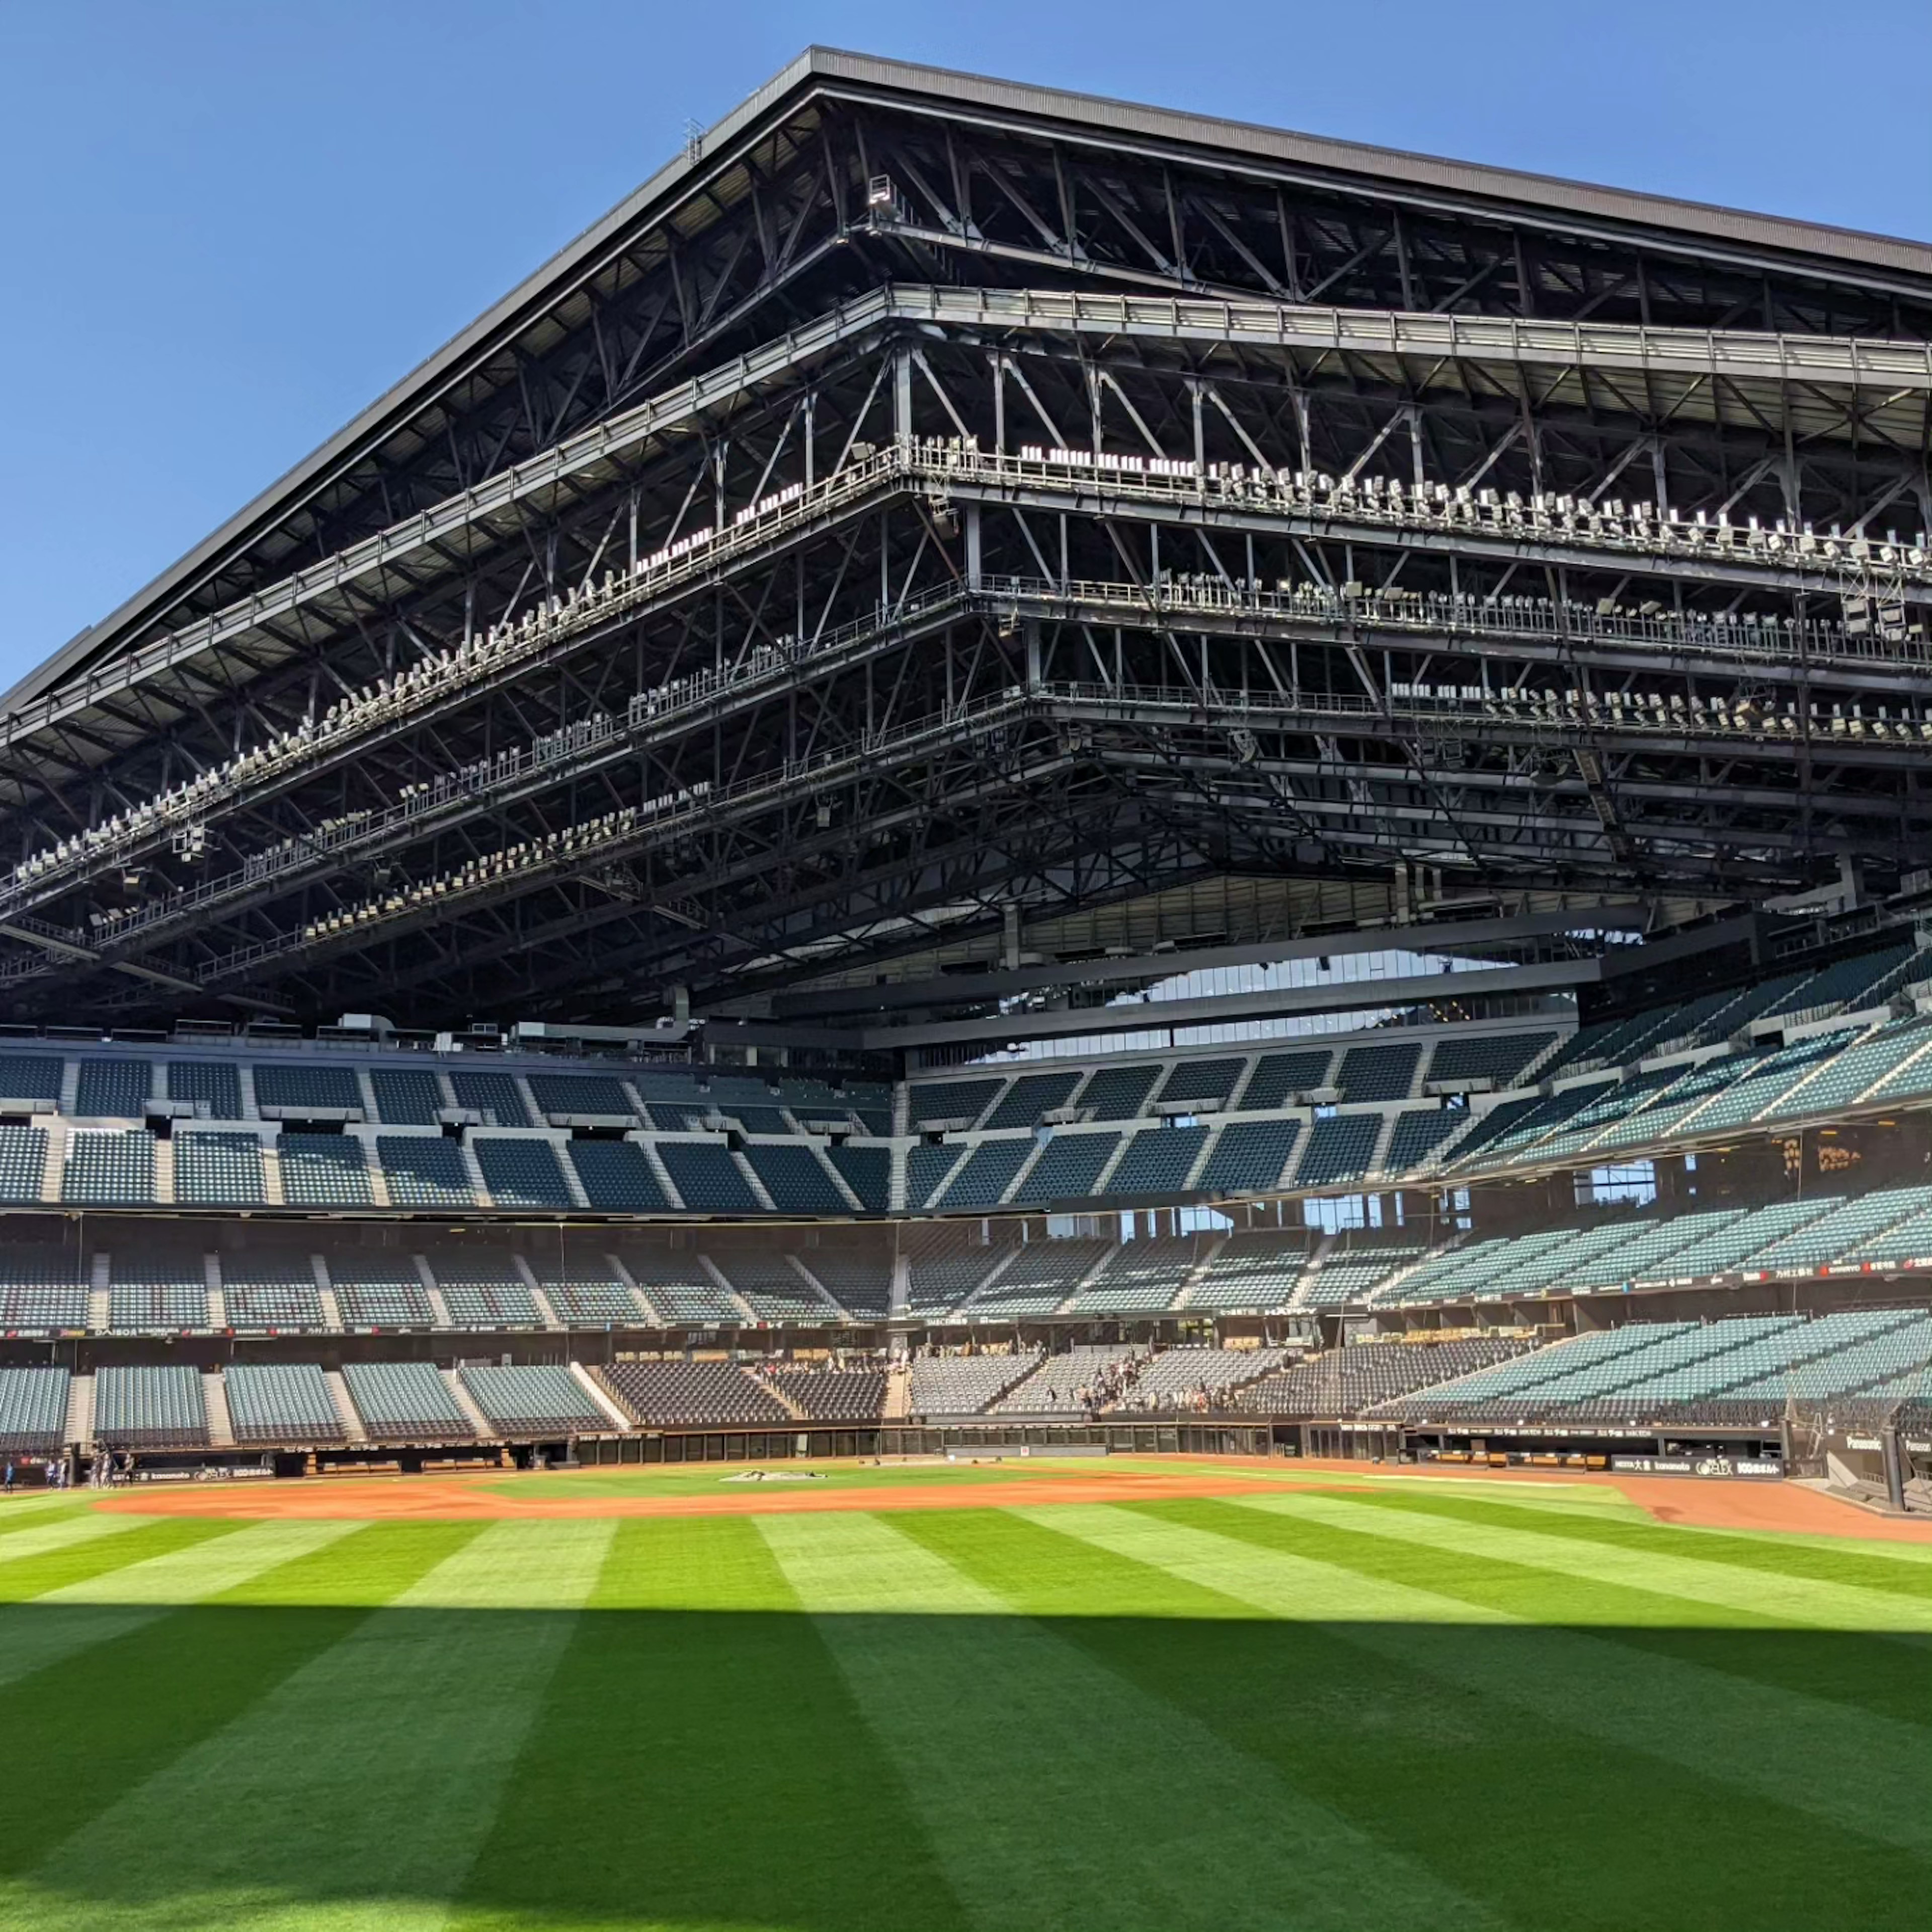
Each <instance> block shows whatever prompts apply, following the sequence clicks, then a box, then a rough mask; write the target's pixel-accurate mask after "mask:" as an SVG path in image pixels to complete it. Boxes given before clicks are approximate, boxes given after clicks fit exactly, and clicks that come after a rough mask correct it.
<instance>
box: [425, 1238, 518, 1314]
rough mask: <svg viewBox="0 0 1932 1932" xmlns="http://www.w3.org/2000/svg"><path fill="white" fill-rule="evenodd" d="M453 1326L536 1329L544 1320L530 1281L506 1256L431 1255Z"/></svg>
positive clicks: (432, 1268) (432, 1271)
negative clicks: (526, 1280) (530, 1289)
mask: <svg viewBox="0 0 1932 1932" xmlns="http://www.w3.org/2000/svg"><path fill="white" fill-rule="evenodd" d="M428 1259H429V1268H430V1273H431V1274H432V1275H433V1276H434V1277H435V1278H436V1285H437V1292H439V1293H440V1295H442V1297H443V1307H445V1308H446V1309H448V1310H449V1319H450V1323H451V1325H452V1327H454V1328H535V1327H537V1326H538V1325H539V1324H540V1323H541V1322H542V1320H543V1316H542V1313H541V1311H540V1310H538V1307H537V1305H536V1303H535V1300H534V1299H533V1298H532V1296H531V1294H530V1291H529V1284H528V1283H526V1282H525V1280H523V1277H522V1276H521V1275H520V1274H518V1273H517V1270H516V1268H515V1267H514V1265H512V1263H511V1262H510V1261H509V1259H508V1257H507V1256H493V1255H481V1256H478V1255H468V1254H463V1255H447V1254H443V1255H431V1256H430V1257H429V1258H428Z"/></svg>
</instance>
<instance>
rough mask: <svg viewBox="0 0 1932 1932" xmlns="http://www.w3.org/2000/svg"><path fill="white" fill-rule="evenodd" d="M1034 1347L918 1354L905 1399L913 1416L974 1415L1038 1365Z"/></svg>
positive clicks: (981, 1411) (986, 1407) (1036, 1350)
mask: <svg viewBox="0 0 1932 1932" xmlns="http://www.w3.org/2000/svg"><path fill="white" fill-rule="evenodd" d="M1040 1359H1041V1357H1040V1351H1039V1350H1038V1349H1031V1350H1022V1351H1020V1352H1016V1353H1015V1354H1013V1355H918V1356H915V1357H914V1358H913V1364H912V1373H911V1378H910V1388H909V1390H908V1399H909V1400H910V1404H911V1409H912V1413H913V1415H916V1416H927V1415H933V1416H945V1415H980V1414H982V1413H983V1412H985V1411H986V1409H990V1408H991V1407H992V1405H993V1404H994V1403H995V1402H997V1401H998V1400H999V1399H1000V1397H1001V1396H1003V1395H1004V1394H1006V1392H1007V1390H1009V1389H1010V1388H1013V1386H1014V1385H1015V1384H1016V1383H1017V1382H1022V1381H1023V1380H1024V1379H1025V1378H1026V1377H1027V1376H1030V1375H1031V1374H1032V1373H1033V1372H1034V1370H1035V1369H1036V1368H1037V1367H1039V1365H1040Z"/></svg>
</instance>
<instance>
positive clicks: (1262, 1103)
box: [1235, 1046, 1335, 1114]
mask: <svg viewBox="0 0 1932 1932" xmlns="http://www.w3.org/2000/svg"><path fill="white" fill-rule="evenodd" d="M1334 1058H1335V1055H1334V1051H1333V1050H1332V1049H1330V1048H1328V1047H1325V1046H1323V1047H1310V1048H1307V1049H1302V1050H1301V1051H1298V1052H1293V1053H1265V1054H1263V1055H1262V1057H1261V1058H1259V1060H1257V1061H1256V1062H1255V1070H1254V1072H1253V1073H1251V1074H1250V1075H1249V1076H1248V1084H1247V1086H1245V1087H1244V1088H1242V1089H1241V1093H1240V1094H1239V1095H1238V1097H1237V1098H1236V1100H1235V1106H1237V1107H1238V1109H1240V1110H1241V1112H1243V1113H1244V1114H1260V1113H1265V1112H1268V1110H1269V1109H1271V1108H1274V1107H1280V1106H1286V1104H1287V1103H1288V1101H1289V1097H1290V1096H1291V1095H1293V1094H1308V1093H1313V1092H1314V1091H1316V1089H1318V1088H1322V1087H1325V1086H1327V1085H1328V1084H1329V1079H1328V1076H1329V1070H1330V1067H1331V1064H1332V1063H1333V1061H1334Z"/></svg>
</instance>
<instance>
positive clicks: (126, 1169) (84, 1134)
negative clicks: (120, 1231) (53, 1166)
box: [61, 1128, 154, 1208]
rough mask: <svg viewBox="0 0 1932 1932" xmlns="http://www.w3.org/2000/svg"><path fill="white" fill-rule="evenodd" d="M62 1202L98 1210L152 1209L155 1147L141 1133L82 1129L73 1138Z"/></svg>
mask: <svg viewBox="0 0 1932 1932" xmlns="http://www.w3.org/2000/svg"><path fill="white" fill-rule="evenodd" d="M61 1199H62V1200H63V1201H68V1202H74V1203H75V1204H77V1205H86V1206H89V1207H95V1208H137V1207H148V1206H151V1205H152V1204H153V1202H154V1142H153V1141H152V1140H151V1139H149V1137H148V1136H147V1135H146V1134H145V1133H142V1132H140V1131H139V1130H138V1129H137V1130H133V1131H132V1132H127V1131H122V1130H115V1129H113V1128H105V1129H102V1130H99V1131H98V1132H97V1131H95V1130H92V1129H83V1130H81V1131H80V1132H79V1133H75V1134H73V1135H71V1136H69V1138H68V1144H67V1168H66V1170H65V1172H64V1173H63V1174H62V1177H61Z"/></svg>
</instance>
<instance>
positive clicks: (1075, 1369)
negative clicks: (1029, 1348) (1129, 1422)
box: [987, 1343, 1146, 1415]
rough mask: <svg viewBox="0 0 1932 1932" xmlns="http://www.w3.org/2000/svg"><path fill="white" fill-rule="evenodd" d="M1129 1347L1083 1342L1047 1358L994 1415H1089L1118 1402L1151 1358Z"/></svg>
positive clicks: (1005, 1397)
mask: <svg viewBox="0 0 1932 1932" xmlns="http://www.w3.org/2000/svg"><path fill="white" fill-rule="evenodd" d="M1145 1354H1146V1351H1145V1349H1139V1348H1136V1346H1133V1344H1132V1343H1076V1346H1073V1348H1071V1349H1067V1350H1065V1351H1064V1352H1061V1353H1060V1354H1058V1355H1049V1356H1048V1357H1047V1358H1046V1359H1045V1360H1044V1361H1043V1362H1042V1363H1041V1364H1040V1367H1038V1368H1037V1369H1036V1370H1034V1372H1033V1373H1032V1374H1031V1375H1030V1376H1028V1377H1027V1379H1026V1380H1025V1382H1020V1383H1019V1384H1017V1385H1016V1386H1014V1387H1013V1388H1010V1389H1009V1390H1008V1391H1007V1393H1006V1394H1004V1395H1003V1396H1001V1397H1000V1399H999V1400H998V1401H997V1402H996V1403H993V1404H992V1406H990V1407H989V1409H988V1410H987V1413H988V1414H989V1415H1056V1414H1057V1415H1067V1414H1079V1415H1085V1414H1091V1412H1094V1411H1095V1410H1097V1409H1104V1408H1106V1407H1108V1406H1111V1405H1112V1403H1114V1402H1115V1401H1118V1400H1119V1399H1120V1397H1121V1394H1122V1393H1123V1391H1124V1389H1125V1388H1128V1387H1130V1386H1131V1385H1132V1382H1133V1373H1134V1370H1135V1367H1136V1364H1138V1363H1139V1361H1141V1359H1142V1358H1143V1357H1144V1356H1145Z"/></svg>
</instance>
